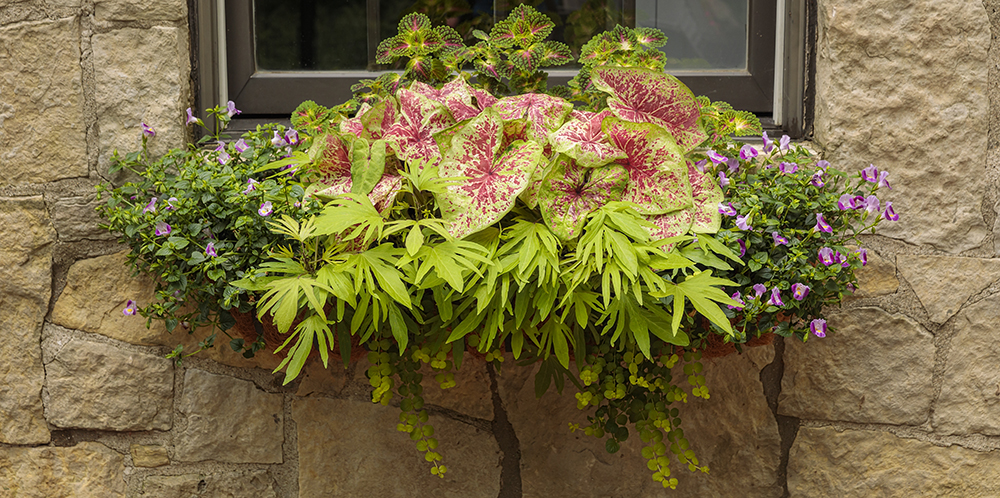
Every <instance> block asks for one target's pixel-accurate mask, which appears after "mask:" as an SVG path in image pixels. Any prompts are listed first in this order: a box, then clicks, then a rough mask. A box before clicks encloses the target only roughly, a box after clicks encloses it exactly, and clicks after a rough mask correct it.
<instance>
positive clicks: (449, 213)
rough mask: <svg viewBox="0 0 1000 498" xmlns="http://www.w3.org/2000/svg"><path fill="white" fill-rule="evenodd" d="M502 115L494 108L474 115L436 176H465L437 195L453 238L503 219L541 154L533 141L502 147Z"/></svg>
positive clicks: (455, 140) (525, 183) (453, 144)
mask: <svg viewBox="0 0 1000 498" xmlns="http://www.w3.org/2000/svg"><path fill="white" fill-rule="evenodd" d="M502 140H503V120H502V119H501V118H500V115H499V114H498V113H497V112H496V111H495V110H492V109H487V110H485V111H483V112H482V114H480V115H479V116H478V117H476V118H475V119H473V120H472V121H470V122H469V124H467V125H466V126H465V128H463V129H462V130H461V131H459V132H458V134H457V135H455V137H454V138H453V139H452V146H451V149H450V150H449V151H448V155H447V156H446V157H445V158H444V160H443V161H441V166H440V168H439V172H440V175H441V176H442V177H445V178H459V177H461V178H466V180H465V181H464V182H462V183H461V184H458V185H452V186H449V187H448V190H447V191H446V192H444V193H441V194H437V195H436V198H437V201H438V205H439V206H440V208H441V215H442V217H443V218H444V219H446V220H448V222H449V223H450V224H449V228H448V231H449V232H450V233H451V234H452V235H453V236H455V237H456V238H462V237H465V236H466V235H469V234H471V233H475V232H478V231H479V230H482V229H483V228H486V227H488V226H490V225H492V224H493V223H496V222H497V221H499V220H500V218H503V216H504V215H505V214H507V212H508V211H510V209H511V208H512V207H513V206H514V201H515V200H516V198H517V196H518V194H520V193H521V192H522V191H523V190H524V188H525V187H526V186H527V185H528V179H529V178H530V176H531V174H532V172H533V171H534V170H535V168H536V167H537V164H538V162H539V160H540V159H541V156H542V148H541V146H539V145H538V144H536V143H534V142H530V141H529V142H514V143H513V144H511V146H510V147H509V148H508V149H506V150H502V149H501V145H502Z"/></svg>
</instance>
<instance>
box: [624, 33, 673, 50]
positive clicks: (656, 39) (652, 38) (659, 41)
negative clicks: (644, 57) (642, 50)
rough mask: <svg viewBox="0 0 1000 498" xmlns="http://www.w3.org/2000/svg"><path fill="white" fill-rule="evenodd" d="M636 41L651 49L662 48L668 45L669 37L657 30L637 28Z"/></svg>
mask: <svg viewBox="0 0 1000 498" xmlns="http://www.w3.org/2000/svg"><path fill="white" fill-rule="evenodd" d="M632 31H633V32H634V33H635V41H636V42H637V43H639V44H640V45H643V46H645V47H649V48H660V47H662V46H664V45H666V44H667V35H665V34H663V31H660V30H658V29H656V28H635V29H634V30H632Z"/></svg>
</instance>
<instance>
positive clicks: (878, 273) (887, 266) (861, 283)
mask: <svg viewBox="0 0 1000 498" xmlns="http://www.w3.org/2000/svg"><path fill="white" fill-rule="evenodd" d="M855 274H856V275H857V276H858V290H857V292H855V293H854V296H855V297H876V296H885V295H888V294H893V293H895V292H896V289H899V280H898V279H897V278H896V265H894V264H892V261H889V260H888V259H885V258H883V257H882V256H879V255H878V254H876V253H875V252H874V251H868V264H867V265H865V266H863V267H861V269H859V270H858V271H857V272H856V273H855Z"/></svg>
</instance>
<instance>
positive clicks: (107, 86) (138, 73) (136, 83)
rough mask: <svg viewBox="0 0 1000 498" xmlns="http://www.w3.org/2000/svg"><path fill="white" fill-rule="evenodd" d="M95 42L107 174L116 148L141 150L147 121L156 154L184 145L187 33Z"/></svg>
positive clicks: (137, 33) (102, 37) (153, 32)
mask: <svg viewBox="0 0 1000 498" xmlns="http://www.w3.org/2000/svg"><path fill="white" fill-rule="evenodd" d="M154 3H155V2H154ZM145 4H149V2H145ZM92 40H93V50H94V79H95V83H96V89H95V100H96V103H97V124H98V126H99V127H100V139H99V142H100V145H99V150H100V157H99V161H100V165H101V169H102V171H103V170H104V168H105V167H106V166H107V165H108V164H109V162H108V158H109V157H111V153H112V151H113V150H115V149H117V150H118V151H119V152H121V153H122V154H124V153H126V152H130V151H134V150H139V147H140V145H141V142H142V139H141V137H142V134H141V131H140V128H139V124H140V123H143V122H144V123H146V124H147V125H149V126H152V127H153V129H155V130H156V137H155V138H152V139H150V142H149V147H150V152H151V154H153V155H154V156H158V155H162V154H163V153H165V152H166V151H167V150H168V149H170V148H172V147H179V146H182V145H183V144H184V140H185V134H186V130H185V127H184V117H185V114H184V109H186V108H187V107H188V104H187V101H188V98H189V95H190V85H189V82H188V79H189V76H190V55H189V53H188V34H187V30H186V29H183V28H174V27H165V26H155V27H153V28H150V29H134V28H125V29H120V30H116V31H111V32H109V33H98V34H95V35H94V36H93V38H92Z"/></svg>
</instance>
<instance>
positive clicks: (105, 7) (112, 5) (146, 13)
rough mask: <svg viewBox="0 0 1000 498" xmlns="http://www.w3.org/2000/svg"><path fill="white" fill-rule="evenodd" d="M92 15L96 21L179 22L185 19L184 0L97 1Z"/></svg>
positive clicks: (185, 8)
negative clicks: (155, 0) (153, 0)
mask: <svg viewBox="0 0 1000 498" xmlns="http://www.w3.org/2000/svg"><path fill="white" fill-rule="evenodd" d="M94 14H95V17H96V18H97V20H98V21H180V20H182V19H186V18H187V2H185V1H184V0H160V1H157V2H147V1H143V0H97V1H95V2H94Z"/></svg>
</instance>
